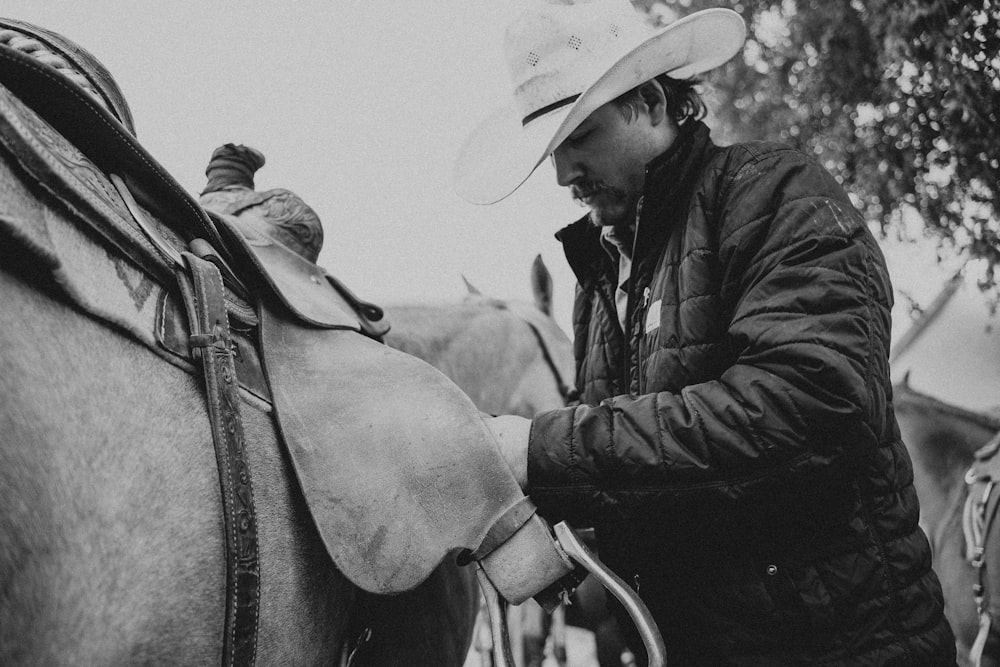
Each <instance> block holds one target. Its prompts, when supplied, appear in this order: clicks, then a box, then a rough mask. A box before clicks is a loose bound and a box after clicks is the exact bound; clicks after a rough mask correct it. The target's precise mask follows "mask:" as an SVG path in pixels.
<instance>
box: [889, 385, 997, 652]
mask: <svg viewBox="0 0 1000 667" xmlns="http://www.w3.org/2000/svg"><path fill="white" fill-rule="evenodd" d="M893 404H894V406H895V410H896V418H897V420H898V422H899V427H900V432H901V434H902V437H903V442H905V443H906V446H907V449H908V450H909V452H910V458H911V460H912V461H913V484H914V487H915V488H916V492H917V497H918V499H919V500H920V525H921V527H922V528H923V530H924V532H925V533H926V534H927V537H928V539H929V540H930V543H931V548H932V553H933V567H934V571H935V572H937V575H938V578H939V579H940V580H941V588H942V591H943V593H944V602H945V616H946V617H947V618H948V622H949V623H950V624H951V627H952V629H953V630H954V632H955V643H956V646H957V649H958V656H959V662H960V664H962V665H968V664H970V663H969V662H968V655H969V651H970V649H971V647H972V645H973V642H974V641H975V638H976V634H977V632H978V630H979V618H978V614H977V611H976V604H975V600H974V597H973V590H974V587H975V586H976V584H977V583H978V575H977V572H976V569H975V568H974V567H973V566H972V565H971V564H970V563H969V562H968V560H967V558H966V556H967V554H966V553H965V538H964V536H963V529H962V511H963V508H964V506H965V502H966V498H967V495H968V493H967V487H966V483H965V474H966V471H968V470H969V468H970V467H971V466H972V463H973V461H974V454H975V452H976V451H977V450H978V449H979V448H980V447H982V446H983V445H984V444H985V443H987V442H988V441H989V440H990V439H991V438H992V437H993V436H994V435H995V434H996V433H997V432H998V431H1000V415H994V414H990V413H984V412H977V411H973V410H966V409H963V408H960V407H956V406H954V405H951V404H949V403H946V402H944V401H941V400H938V399H935V398H933V397H930V396H927V395H925V394H923V393H921V392H919V391H916V390H914V389H913V388H912V387H910V386H909V384H908V383H907V382H906V379H905V378H903V380H902V381H900V382H898V383H897V384H896V385H895V386H894V388H893Z"/></svg>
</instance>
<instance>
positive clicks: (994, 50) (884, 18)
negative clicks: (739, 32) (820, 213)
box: [635, 0, 1000, 265]
mask: <svg viewBox="0 0 1000 667" xmlns="http://www.w3.org/2000/svg"><path fill="white" fill-rule="evenodd" d="M635 4H636V6H637V7H640V8H642V9H644V10H646V11H647V12H649V14H650V16H651V18H652V20H654V21H656V22H660V23H663V22H668V21H669V20H672V19H673V18H679V17H680V16H683V15H686V14H688V13H690V12H693V11H696V10H698V9H704V8H708V7H713V6H720V5H722V6H729V7H731V8H732V9H734V10H736V11H737V12H739V13H740V14H741V15H742V16H743V18H744V20H746V22H747V26H748V28H749V37H748V41H747V45H746V47H745V48H744V51H743V56H742V57H737V58H734V59H733V61H731V62H730V63H729V64H727V65H726V66H724V67H722V68H719V69H718V70H716V71H715V72H713V73H710V74H709V75H708V76H707V77H706V82H707V84H708V87H709V92H708V95H707V98H708V102H709V106H710V108H711V109H712V110H713V117H714V119H715V123H714V125H715V132H714V133H715V134H716V135H717V138H721V139H722V141H723V142H730V141H745V140H778V141H783V142H786V143H790V144H792V145H795V146H797V147H798V148H800V149H802V150H804V151H806V152H808V153H810V154H812V155H814V156H815V157H816V159H817V160H818V161H819V162H820V163H821V164H823V165H824V166H825V167H826V168H827V169H829V170H830V172H831V173H833V175H834V176H835V177H836V178H837V179H838V180H839V181H840V182H841V183H843V184H844V186H845V187H846V188H847V190H848V191H849V192H850V193H851V194H852V196H853V197H854V198H855V199H856V203H857V204H858V205H859V207H860V208H861V209H862V210H863V211H864V213H865V214H866V215H867V216H868V218H869V220H871V221H873V222H875V223H877V224H878V225H879V226H880V227H881V229H883V230H888V229H890V228H892V227H893V226H895V225H896V223H898V222H899V221H900V219H901V217H902V215H901V214H902V211H903V209H904V208H906V207H913V208H914V209H916V210H917V212H918V213H919V214H920V215H921V217H922V218H923V220H924V221H925V225H926V227H927V229H929V230H932V231H934V232H935V233H937V234H938V235H940V237H941V238H942V239H944V240H947V241H951V242H952V243H953V244H954V246H955V248H956V250H958V251H964V252H967V253H968V255H969V256H970V257H972V258H985V259H987V260H989V262H990V264H991V265H995V264H997V263H1000V224H998V215H1000V7H998V5H997V3H996V2H995V0H976V1H974V2H960V1H955V0H783V1H782V0H742V1H740V2H729V3H725V2H722V3H720V2H711V1H710V0H682V1H680V2H676V1H675V2H668V3H664V2H661V1H659V0H636V1H635Z"/></svg>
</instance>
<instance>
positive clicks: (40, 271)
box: [0, 19, 572, 665]
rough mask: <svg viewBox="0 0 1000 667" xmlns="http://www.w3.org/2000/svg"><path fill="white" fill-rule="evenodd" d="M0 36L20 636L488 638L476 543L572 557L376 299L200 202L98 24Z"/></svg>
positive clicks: (209, 652)
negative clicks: (474, 585) (171, 164)
mask: <svg viewBox="0 0 1000 667" xmlns="http://www.w3.org/2000/svg"><path fill="white" fill-rule="evenodd" d="M0 61H2V67H0V192H2V196H0V237H2V242H0V313H2V315H0V318H2V323H0V396H3V401H2V404H0V428H2V430H0V433H2V438H3V440H2V447H0V536H2V537H0V663H2V664H126V663H127V664H133V663H182V664H206V663H210V662H223V663H225V664H227V665H230V664H253V663H255V662H256V661H259V662H260V663H262V664H275V663H282V664H287V663H291V664H345V663H346V664H442V665H448V664H461V662H462V660H463V659H464V656H465V654H466V653H467V650H468V646H469V643H470V641H471V634H472V623H473V618H474V611H475V596H474V591H473V590H472V589H471V587H470V586H469V585H468V583H469V582H470V578H469V577H468V576H467V575H464V574H462V571H461V570H459V566H457V565H456V564H455V561H454V559H452V558H451V554H453V553H454V552H455V551H457V550H459V549H464V550H466V551H469V552H472V554H473V556H475V558H476V559H477V563H476V564H474V565H473V567H476V568H479V569H478V571H477V574H478V575H479V576H478V578H479V580H480V581H481V582H482V581H483V580H484V579H486V580H488V581H490V582H492V584H491V585H492V586H494V587H495V588H496V589H498V590H499V591H500V592H501V594H502V595H503V596H504V597H506V598H508V599H510V600H511V601H512V602H520V601H522V600H524V599H526V598H527V597H529V596H530V595H533V594H535V593H537V592H538V591H540V590H541V588H542V587H547V586H549V585H551V584H553V583H555V582H556V581H558V579H559V578H560V577H562V576H564V575H565V574H566V573H567V572H568V571H570V570H571V569H572V563H571V562H565V563H564V562H563V561H565V560H566V559H565V557H564V556H563V557H562V560H557V561H553V560H552V559H553V558H557V559H558V557H559V550H558V549H556V548H555V544H554V542H553V538H552V537H551V535H550V534H549V533H548V532H547V530H546V528H545V526H544V525H543V524H540V523H539V522H540V519H538V518H537V517H534V516H530V517H528V518H526V519H523V520H521V519H519V523H517V524H516V525H511V524H510V522H509V521H506V522H505V521H502V519H507V518H509V516H510V513H511V511H512V509H518V510H520V509H521V508H524V507H525V500H526V499H525V498H524V497H523V494H521V493H520V489H518V488H517V484H516V482H515V481H514V480H513V477H512V476H511V475H510V473H509V470H507V468H506V465H505V464H504V462H503V460H502V458H501V457H500V454H499V452H498V451H497V450H496V447H495V442H494V441H493V440H492V436H491V435H490V434H489V431H488V429H487V428H486V426H485V425H484V422H483V419H482V416H481V414H480V412H479V410H478V409H477V408H476V407H475V405H474V404H473V403H472V402H471V401H470V400H469V399H468V397H467V396H465V394H463V393H462V392H461V390H460V389H459V388H458V387H457V386H456V385H455V384H454V383H453V382H451V381H450V380H448V379H447V378H446V377H445V376H444V375H443V374H441V373H440V372H439V371H437V370H435V369H433V367H431V366H430V365H429V364H426V363H424V362H422V361H419V360H417V359H415V358H413V357H411V356H410V355H406V354H404V353H401V352H398V351H396V350H393V349H392V348H389V347H387V346H385V345H383V344H381V343H380V342H379V341H378V340H377V339H378V338H379V335H380V334H381V333H382V332H383V331H384V328H381V327H380V324H379V321H378V320H380V319H381V317H380V315H379V313H378V309H377V307H375V306H373V305H372V304H366V303H364V302H363V301H360V300H359V299H356V298H355V297H354V296H353V294H352V293H351V292H350V291H349V290H347V289H346V288H345V287H344V286H343V285H341V284H340V283H339V282H338V281H336V280H335V279H334V278H333V277H332V276H329V275H328V274H325V272H323V271H320V270H318V269H317V268H316V267H315V266H314V265H310V266H302V265H301V264H300V263H297V262H298V261H299V260H298V259H296V257H295V256H293V255H294V253H291V251H286V250H283V249H282V246H281V245H280V244H272V243H270V242H269V241H268V240H267V239H266V238H265V237H262V236H253V235H252V234H250V233H249V232H247V230H245V229H242V228H240V227H239V225H236V224H234V223H233V221H232V220H229V219H227V218H226V217H225V216H223V215H217V214H213V215H209V214H208V213H207V212H206V211H205V210H204V209H202V208H200V207H199V206H198V204H197V202H195V201H194V200H193V198H191V197H190V195H188V194H187V193H186V192H184V191H183V189H182V188H180V186H179V185H178V184H177V183H176V181H175V180H174V179H173V178H172V177H171V176H170V175H169V174H168V173H167V172H166V171H165V170H164V169H163V168H162V167H161V166H160V165H159V164H158V163H157V162H156V160H155V159H154V158H153V157H152V156H151V155H149V154H148V153H147V152H146V151H145V149H143V148H142V146H141V144H139V143H138V142H137V140H136V139H135V134H134V126H133V125H132V121H131V113H130V112H129V111H128V107H127V104H126V103H125V102H124V98H123V97H122V96H121V93H120V90H118V88H117V85H116V84H115V83H114V80H113V78H112V77H111V75H110V73H109V72H107V70H106V69H105V68H104V67H103V65H101V64H100V63H99V62H98V61H97V60H96V59H95V58H93V56H91V55H90V54H89V53H87V52H86V51H85V50H83V49H82V48H81V47H79V46H78V45H76V44H74V43H73V42H71V41H70V40H68V39H66V38H64V37H62V36H60V35H56V34H55V33H51V32H49V31H46V30H44V29H41V28H37V27H36V26H30V25H28V24H25V23H23V22H19V21H13V20H8V19H3V20H0ZM248 234H249V235H248ZM310 285H311V286H310ZM428 443H430V445H428ZM498 526H501V527H502V530H501V532H500V534H497V533H496V530H497V527H498ZM487 542H489V543H490V546H491V547H492V546H493V545H494V544H495V545H499V546H496V548H495V549H493V550H486V549H485V548H484V545H485V544H486V543H487ZM508 547H510V548H509V549H508ZM550 552H551V554H555V556H550V555H547V554H549V553H550ZM543 565H544V567H543ZM564 566H565V567H564ZM560 568H563V569H562V570H560ZM557 571H560V573H559V574H558V575H556V574H555V573H556V572H557ZM466 572H467V570H466ZM484 573H485V574H484ZM539 573H544V576H545V577H546V580H545V581H539V580H538V579H539V577H540V576H542V575H541V574H539ZM373 610H374V611H373ZM380 619H381V620H380ZM386 619H388V620H386ZM397 623H398V625H396V624H397Z"/></svg>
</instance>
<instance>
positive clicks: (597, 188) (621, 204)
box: [570, 181, 638, 227]
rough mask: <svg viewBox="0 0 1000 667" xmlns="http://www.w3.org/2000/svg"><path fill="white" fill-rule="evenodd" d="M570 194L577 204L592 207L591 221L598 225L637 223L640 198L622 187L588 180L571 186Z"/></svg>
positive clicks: (623, 225) (616, 225) (615, 225)
mask: <svg viewBox="0 0 1000 667" xmlns="http://www.w3.org/2000/svg"><path fill="white" fill-rule="evenodd" d="M570 195H571V196H572V197H573V201H575V202H576V203H577V204H579V205H580V206H585V207H587V208H589V209H590V222H591V223H592V224H594V225H596V226H598V227H603V226H606V225H611V226H613V227H625V226H628V225H631V224H633V223H635V207H636V203H637V202H638V199H637V198H636V197H633V196H631V195H630V194H629V193H628V192H626V191H624V190H622V189H620V188H615V187H612V186H610V185H607V184H605V183H602V182H591V181H587V182H584V183H579V184H574V185H572V186H570Z"/></svg>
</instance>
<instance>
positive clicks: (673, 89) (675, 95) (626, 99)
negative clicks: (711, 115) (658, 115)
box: [614, 74, 707, 124]
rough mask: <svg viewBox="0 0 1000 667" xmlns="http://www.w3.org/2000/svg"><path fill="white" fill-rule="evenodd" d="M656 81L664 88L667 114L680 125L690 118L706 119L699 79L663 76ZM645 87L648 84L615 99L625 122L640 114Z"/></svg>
mask: <svg viewBox="0 0 1000 667" xmlns="http://www.w3.org/2000/svg"><path fill="white" fill-rule="evenodd" d="M654 80H655V81H656V82H657V83H659V84H660V86H661V87H662V88H663V94H664V97H665V98H666V101H667V113H668V114H669V115H670V116H671V117H672V118H673V119H674V120H675V121H677V123H678V124H679V123H682V122H683V121H685V120H687V119H688V118H691V119H694V120H699V119H701V118H704V116H705V114H706V113H707V111H706V109H705V102H704V101H703V100H702V99H701V94H700V93H699V92H698V89H697V86H698V85H699V84H700V83H701V81H700V80H699V79H672V78H670V77H669V76H667V75H666V74H661V75H659V76H658V77H656V78H655V79H654ZM644 85H646V84H645V83H643V84H641V85H638V86H636V87H635V88H633V89H632V90H630V91H628V92H627V93H623V94H621V95H619V96H618V97H616V98H615V100H614V102H615V105H616V106H617V107H618V108H619V110H621V112H622V114H623V115H624V116H625V120H628V121H631V120H632V119H633V118H634V117H635V116H636V115H637V114H638V113H639V104H641V103H642V101H643V99H642V92H641V90H642V87H643V86H644Z"/></svg>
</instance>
